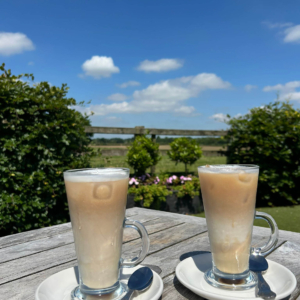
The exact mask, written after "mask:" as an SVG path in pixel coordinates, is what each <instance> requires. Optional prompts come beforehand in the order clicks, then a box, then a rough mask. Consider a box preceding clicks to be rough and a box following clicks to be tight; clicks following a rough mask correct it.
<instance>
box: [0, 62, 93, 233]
mask: <svg viewBox="0 0 300 300" xmlns="http://www.w3.org/2000/svg"><path fill="white" fill-rule="evenodd" d="M0 71H2V74H1V73H0V149H1V151H0V236H1V235H6V234H12V233H15V232H21V231H24V230H29V229H35V228H39V227H44V226H49V225H54V224H59V223H62V222H67V221H68V219H69V214H68V210H67V206H66V193H65V187H64V181H63V176H62V172H63V171H64V170H66V169H76V168H86V167H89V166H90V157H91V156H93V153H92V150H91V149H90V148H88V145H89V143H90V138H89V136H88V135H87V134H85V132H84V126H89V125H90V121H89V119H88V116H86V115H85V116H83V115H82V114H81V113H79V112H78V111H76V110H74V109H72V108H70V107H72V106H73V105H78V103H76V101H75V100H74V99H73V98H67V97H66V95H67V90H68V88H67V86H66V85H65V84H63V85H62V87H55V86H50V85H49V84H48V83H47V82H41V83H39V84H37V85H32V84H30V83H28V80H30V79H32V80H33V79H34V78H33V76H32V75H28V74H25V75H24V76H22V75H19V76H14V75H12V74H11V71H10V70H6V69H5V68H4V64H3V65H2V66H0ZM21 77H25V78H26V80H27V81H23V80H21Z"/></svg>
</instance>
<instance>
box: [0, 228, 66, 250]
mask: <svg viewBox="0 0 300 300" xmlns="http://www.w3.org/2000/svg"><path fill="white" fill-rule="evenodd" d="M70 230H71V223H65V224H62V225H55V226H51V227H45V228H40V229H36V230H30V231H26V232H22V233H16V234H13V235H8V236H4V237H2V238H0V249H2V248H5V247H10V246H14V245H18V244H22V243H26V242H29V241H35V240H38V239H42V238H49V237H52V236H54V235H58V234H62V233H65V232H68V231H70Z"/></svg>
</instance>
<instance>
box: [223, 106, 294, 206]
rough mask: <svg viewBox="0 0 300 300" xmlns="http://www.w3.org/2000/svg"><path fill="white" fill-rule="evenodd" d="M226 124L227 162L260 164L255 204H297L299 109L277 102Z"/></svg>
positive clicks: (253, 110) (255, 109)
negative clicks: (228, 127) (228, 126)
mask: <svg viewBox="0 0 300 300" xmlns="http://www.w3.org/2000/svg"><path fill="white" fill-rule="evenodd" d="M228 124H229V125H230V130H229V132H228V135H227V136H225V137H224V138H225V140H226V141H227V143H228V151H227V152H226V155H227V162H228V163H232V164H236V163H239V164H241V163H242V164H256V165H259V167H260V176H259V185H258V197H257V199H258V200H257V204H258V205H259V206H265V205H268V204H269V205H291V204H299V203H300V189H299V184H300V165H299V162H300V111H299V110H295V109H294V108H293V107H292V105H290V104H289V102H279V101H277V102H275V103H270V104H269V105H266V106H264V107H260V108H253V109H251V110H250V112H249V113H248V114H246V115H244V116H242V117H239V118H235V119H231V120H229V121H228Z"/></svg>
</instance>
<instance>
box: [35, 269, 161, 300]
mask: <svg viewBox="0 0 300 300" xmlns="http://www.w3.org/2000/svg"><path fill="white" fill-rule="evenodd" d="M138 268H140V267H139V266H137V267H135V268H124V269H122V275H121V281H122V282H123V283H127V281H128V279H129V277H130V275H131V274H132V273H133V272H134V271H135V270H137V269H138ZM76 286H78V283H77V280H76V275H75V270H74V268H69V269H66V270H63V271H60V272H58V273H56V274H53V275H51V276H50V277H48V278H47V279H45V280H44V281H43V282H42V283H41V284H40V285H39V287H38V288H37V290H36V293H35V300H71V291H72V290H73V289H74V288H75V287H76ZM163 288H164V285H163V281H162V279H161V278H160V276H159V275H158V274H157V273H156V272H154V271H153V282H152V284H151V286H150V287H149V288H148V289H147V290H146V291H145V292H142V293H139V294H136V293H135V294H133V295H132V297H131V299H132V300H158V299H159V297H160V296H161V294H162V292H163Z"/></svg>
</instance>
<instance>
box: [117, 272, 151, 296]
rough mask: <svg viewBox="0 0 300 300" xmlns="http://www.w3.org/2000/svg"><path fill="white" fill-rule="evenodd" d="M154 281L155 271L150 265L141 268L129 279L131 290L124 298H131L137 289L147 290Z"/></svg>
mask: <svg viewBox="0 0 300 300" xmlns="http://www.w3.org/2000/svg"><path fill="white" fill-rule="evenodd" d="M152 281H153V272H152V270H151V269H150V268H148V267H143V268H139V269H138V270H136V271H135V272H134V273H133V274H132V275H131V276H130V278H129V280H128V289H129V291H128V292H127V294H126V295H125V297H124V298H122V300H129V299H130V298H131V296H132V294H133V293H134V292H135V291H145V290H146V289H147V288H148V287H149V286H150V285H151V283H152Z"/></svg>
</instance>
